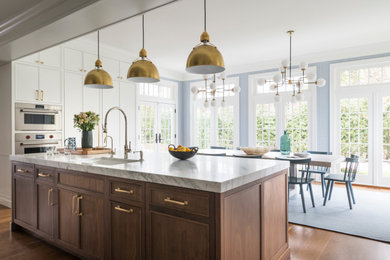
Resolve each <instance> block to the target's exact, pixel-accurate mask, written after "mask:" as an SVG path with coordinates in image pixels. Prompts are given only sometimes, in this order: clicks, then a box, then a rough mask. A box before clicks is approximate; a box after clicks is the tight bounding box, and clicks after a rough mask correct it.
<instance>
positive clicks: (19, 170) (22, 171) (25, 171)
mask: <svg viewBox="0 0 390 260" xmlns="http://www.w3.org/2000/svg"><path fill="white" fill-rule="evenodd" d="M16 172H20V173H28V172H29V171H28V170H23V169H19V168H18V169H16Z"/></svg>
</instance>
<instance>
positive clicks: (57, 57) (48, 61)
mask: <svg viewBox="0 0 390 260" xmlns="http://www.w3.org/2000/svg"><path fill="white" fill-rule="evenodd" d="M39 64H41V65H45V66H51V67H57V68H59V67H60V66H61V48H60V47H59V46H56V47H52V48H50V49H47V50H44V51H41V52H39Z"/></svg>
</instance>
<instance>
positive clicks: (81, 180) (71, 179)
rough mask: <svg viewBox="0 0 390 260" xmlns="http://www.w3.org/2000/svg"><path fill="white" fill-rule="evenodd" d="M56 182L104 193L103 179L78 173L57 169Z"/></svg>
mask: <svg viewBox="0 0 390 260" xmlns="http://www.w3.org/2000/svg"><path fill="white" fill-rule="evenodd" d="M58 183H59V184H63V185H67V186H72V187H75V188H80V189H83V190H88V191H94V192H100V193H104V179H101V178H94V177H89V176H85V175H82V174H79V173H70V172H63V171H59V172H58Z"/></svg>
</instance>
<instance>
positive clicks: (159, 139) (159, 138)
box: [158, 133, 164, 144]
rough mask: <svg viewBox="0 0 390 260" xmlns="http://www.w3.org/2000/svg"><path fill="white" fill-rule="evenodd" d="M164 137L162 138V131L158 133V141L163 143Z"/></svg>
mask: <svg viewBox="0 0 390 260" xmlns="http://www.w3.org/2000/svg"><path fill="white" fill-rule="evenodd" d="M162 140H164V139H161V133H159V134H158V142H159V143H160V144H161V141H162Z"/></svg>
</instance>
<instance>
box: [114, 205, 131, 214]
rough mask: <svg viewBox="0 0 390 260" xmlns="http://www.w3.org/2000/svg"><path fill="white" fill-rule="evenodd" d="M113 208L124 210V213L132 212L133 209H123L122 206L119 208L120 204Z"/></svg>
mask: <svg viewBox="0 0 390 260" xmlns="http://www.w3.org/2000/svg"><path fill="white" fill-rule="evenodd" d="M114 209H115V210H117V211H122V212H126V213H133V211H134V210H133V209H123V208H121V206H119V205H118V206H116V207H115V208H114Z"/></svg>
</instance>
